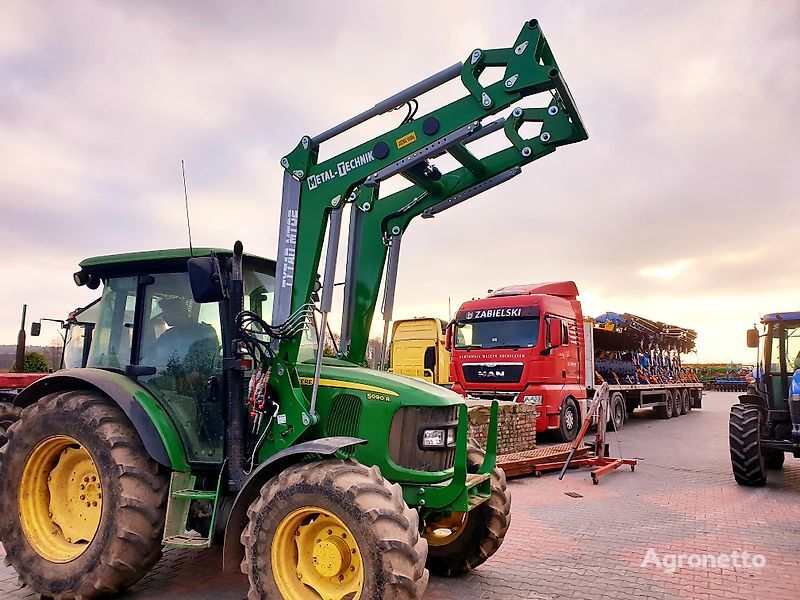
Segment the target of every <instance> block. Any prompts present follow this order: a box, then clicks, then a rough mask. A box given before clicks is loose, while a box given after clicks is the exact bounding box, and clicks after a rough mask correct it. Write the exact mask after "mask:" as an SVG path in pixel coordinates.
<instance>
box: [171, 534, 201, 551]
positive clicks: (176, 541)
mask: <svg viewBox="0 0 800 600" xmlns="http://www.w3.org/2000/svg"><path fill="white" fill-rule="evenodd" d="M163 544H164V546H166V547H167V548H183V549H189V550H191V549H195V548H196V549H198V550H205V549H206V548H208V547H209V546H210V545H211V540H210V539H208V538H204V537H202V536H198V537H195V536H192V535H188V534H184V535H173V536H170V537H165V538H164V541H163Z"/></svg>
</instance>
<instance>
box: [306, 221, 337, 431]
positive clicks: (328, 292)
mask: <svg viewBox="0 0 800 600" xmlns="http://www.w3.org/2000/svg"><path fill="white" fill-rule="evenodd" d="M341 230H342V209H341V208H339V209H336V210H333V211H331V220H330V224H329V226H328V251H327V253H326V255H325V278H324V279H323V280H322V300H321V301H320V304H319V307H320V311H321V312H322V322H321V323H320V331H319V334H318V335H319V343H318V344H317V364H316V367H315V369H314V386H313V388H312V389H311V408H310V410H309V412H310V413H311V416H312V418H313V417H314V416H315V415H316V409H317V392H318V391H319V375H320V372H321V371H322V353H323V351H324V350H325V334H326V333H327V327H328V313H329V312H330V311H331V306H332V305H333V285H334V283H335V281H336V256H337V254H338V252H339V233H340V232H341Z"/></svg>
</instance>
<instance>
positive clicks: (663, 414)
mask: <svg viewBox="0 0 800 600" xmlns="http://www.w3.org/2000/svg"><path fill="white" fill-rule="evenodd" d="M664 400H665V404H664V405H663V406H654V407H653V413H654V414H655V415H656V417H658V418H659V419H671V418H672V413H673V411H674V409H675V400H674V399H673V397H672V392H671V391H670V390H666V392H665V394H664Z"/></svg>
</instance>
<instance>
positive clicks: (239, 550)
mask: <svg viewBox="0 0 800 600" xmlns="http://www.w3.org/2000/svg"><path fill="white" fill-rule="evenodd" d="M366 443H367V440H362V439H360V438H352V437H328V438H320V439H318V440H312V441H310V442H303V443H302V444H297V445H296V446H292V447H290V448H286V449H285V450H281V451H280V452H278V453H276V454H274V455H272V456H271V457H269V459H267V460H266V461H264V462H263V463H261V464H260V465H258V467H257V468H256V470H255V471H253V473H252V474H251V475H250V477H249V478H248V479H247V481H246V482H245V483H244V486H243V487H242V489H241V490H239V494H238V495H237V496H236V498H235V499H234V501H233V505H232V506H231V509H230V512H229V513H228V520H227V523H226V525H225V542H224V544H223V547H222V570H223V571H236V570H238V569H239V566H240V565H241V562H242V559H243V558H244V547H243V546H242V541H241V539H240V536H241V535H242V531H244V528H245V525H246V524H247V509H248V508H249V507H250V505H251V504H252V503H253V500H255V499H256V498H257V497H258V495H259V493H260V492H261V488H262V487H263V485H264V484H265V483H266V482H267V481H269V480H270V479H272V478H273V477H274V476H275V475H277V474H278V473H280V472H281V471H282V470H284V469H285V468H287V467H289V466H291V465H293V464H294V463H296V462H299V461H300V459H301V458H303V457H304V456H307V455H309V454H321V455H325V456H330V455H332V454H335V453H336V452H337V451H338V450H341V449H342V448H346V447H347V446H355V445H359V444H366Z"/></svg>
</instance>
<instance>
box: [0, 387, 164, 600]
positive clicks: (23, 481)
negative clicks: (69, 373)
mask: <svg viewBox="0 0 800 600" xmlns="http://www.w3.org/2000/svg"><path fill="white" fill-rule="evenodd" d="M6 437H7V439H8V442H7V443H6V444H5V445H4V446H3V447H2V449H0V468H2V472H3V474H4V475H3V477H2V478H0V511H2V514H4V515H6V517H5V518H3V519H2V520H0V541H2V543H3V546H5V551H6V561H7V563H8V564H10V565H11V566H12V567H14V569H15V570H16V571H17V573H18V574H19V580H20V583H22V584H25V585H27V586H29V587H30V588H31V589H32V590H34V591H35V592H37V593H39V594H42V595H43V596H50V597H53V598H59V599H60V600H61V599H68V598H93V597H95V596H100V595H107V594H113V593H116V592H119V591H121V590H123V589H125V588H127V587H130V586H131V585H133V584H134V583H136V582H137V581H138V580H139V579H140V578H141V577H142V576H143V575H144V574H145V573H147V571H149V570H150V568H151V567H152V566H153V565H154V564H155V563H156V562H157V561H158V559H159V558H160V557H161V537H162V533H163V529H164V519H165V516H166V501H167V487H168V483H167V477H166V475H164V474H163V473H162V472H161V471H160V467H159V466H158V465H157V464H156V463H155V462H154V461H152V460H151V459H150V458H149V457H148V455H147V452H146V451H145V449H144V446H143V445H142V442H141V440H140V438H139V436H138V434H137V433H136V430H135V429H134V428H133V426H132V425H131V423H130V421H129V420H128V418H127V417H126V416H125V413H123V412H122V410H121V409H120V408H119V407H118V406H117V405H116V404H114V403H113V402H112V401H111V400H109V399H108V398H107V397H105V396H103V395H102V394H99V393H96V392H91V391H85V390H79V391H66V392H61V393H55V394H50V395H48V396H45V397H44V398H42V399H41V400H39V401H38V402H36V403H35V404H33V405H31V406H29V407H28V408H26V409H25V410H23V411H22V414H21V415H20V418H19V420H18V421H17V422H16V423H13V424H12V425H11V426H10V427H9V429H8V431H7V432H6ZM12 515H13V516H12Z"/></svg>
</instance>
